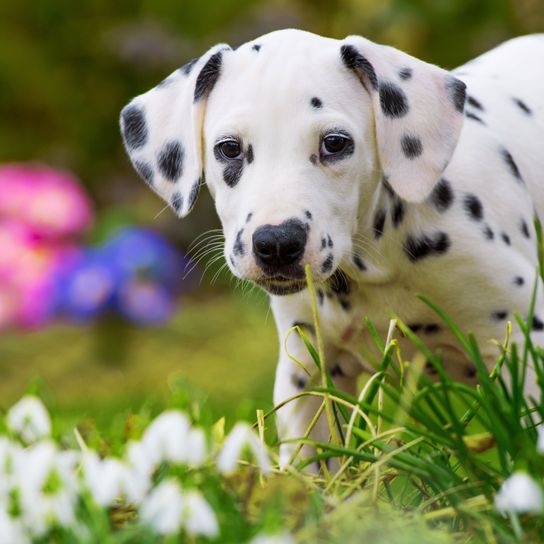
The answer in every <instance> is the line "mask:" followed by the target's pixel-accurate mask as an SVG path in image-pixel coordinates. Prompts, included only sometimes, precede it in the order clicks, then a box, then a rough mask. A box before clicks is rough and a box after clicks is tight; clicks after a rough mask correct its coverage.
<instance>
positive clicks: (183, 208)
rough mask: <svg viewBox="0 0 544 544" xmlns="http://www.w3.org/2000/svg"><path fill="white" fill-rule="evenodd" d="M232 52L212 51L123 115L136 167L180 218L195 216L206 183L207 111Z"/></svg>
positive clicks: (223, 48) (135, 102) (224, 47)
mask: <svg viewBox="0 0 544 544" xmlns="http://www.w3.org/2000/svg"><path fill="white" fill-rule="evenodd" d="M230 49H231V48H230V47H229V46H228V45H225V44H220V45H216V46H215V47H212V48H211V49H210V50H209V51H208V52H207V53H206V54H204V55H203V56H202V57H200V58H199V59H194V60H192V61H191V62H189V63H188V64H186V65H185V66H183V67H182V68H179V69H178V70H176V71H175V72H174V73H173V74H171V75H170V76H168V77H167V78H166V79H165V80H163V81H162V82H161V83H159V84H158V85H157V86H156V87H154V88H153V89H151V90H150V91H148V92H147V93H145V94H142V95H140V96H137V97H136V98H134V99H133V100H132V101H131V102H130V103H129V104H127V105H126V106H125V107H124V108H123V110H122V111H121V119H120V123H121V133H122V135H123V140H124V143H125V148H126V150H127V153H128V155H129V157H130V160H131V161H132V164H133V165H134V168H135V169H136V171H137V172H138V174H140V176H141V177H142V178H143V179H144V180H145V181H146V183H147V184H148V185H149V186H150V187H151V188H152V189H153V190H154V191H155V192H156V193H157V194H158V195H159V196H161V197H162V198H164V200H166V201H167V202H168V204H170V206H171V207H172V208H173V209H174V211H175V212H176V214H177V215H178V216H179V217H184V216H186V215H187V214H188V213H189V212H190V211H191V209H192V208H193V206H194V203H195V201H196V197H197V196H198V192H199V189H200V186H201V184H202V183H203V182H204V171H203V160H202V123H203V117H204V108H205V104H206V98H207V97H208V95H209V94H210V92H211V90H212V89H213V87H214V85H215V83H216V82H217V80H218V78H219V76H220V75H221V66H222V56H223V54H224V53H225V51H230Z"/></svg>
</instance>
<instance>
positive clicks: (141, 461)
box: [125, 440, 155, 477]
mask: <svg viewBox="0 0 544 544" xmlns="http://www.w3.org/2000/svg"><path fill="white" fill-rule="evenodd" d="M151 457H152V456H151V455H150V454H149V452H148V451H147V448H146V446H145V444H144V443H143V442H141V441H138V440H130V441H129V442H127V446H126V449H125V458H126V461H127V464H128V465H129V466H130V467H131V468H132V470H134V471H136V472H137V473H139V474H141V475H142V476H146V477H151V475H152V474H153V469H154V468H155V465H154V463H153V459H152V458H151Z"/></svg>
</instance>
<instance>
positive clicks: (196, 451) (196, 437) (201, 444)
mask: <svg viewBox="0 0 544 544" xmlns="http://www.w3.org/2000/svg"><path fill="white" fill-rule="evenodd" d="M187 443H188V452H187V463H188V464H189V465H191V466H193V467H198V466H200V465H202V463H204V461H205V460H206V457H207V456H208V445H207V442H206V435H205V433H204V431H203V430H202V429H198V428H193V429H191V430H190V431H189V433H188V434H187Z"/></svg>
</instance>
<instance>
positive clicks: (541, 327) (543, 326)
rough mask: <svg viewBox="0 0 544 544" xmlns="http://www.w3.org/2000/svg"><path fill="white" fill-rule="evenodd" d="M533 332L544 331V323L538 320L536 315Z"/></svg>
mask: <svg viewBox="0 0 544 544" xmlns="http://www.w3.org/2000/svg"><path fill="white" fill-rule="evenodd" d="M533 330H534V331H541V330H544V323H542V321H540V319H538V317H537V316H536V315H534V316H533Z"/></svg>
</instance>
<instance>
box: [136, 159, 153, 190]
mask: <svg viewBox="0 0 544 544" xmlns="http://www.w3.org/2000/svg"><path fill="white" fill-rule="evenodd" d="M134 168H135V169H136V172H138V174H139V175H140V177H141V178H142V179H143V180H144V181H145V182H146V183H147V184H148V185H149V186H152V185H153V168H151V165H150V164H149V163H147V162H144V161H134Z"/></svg>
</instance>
